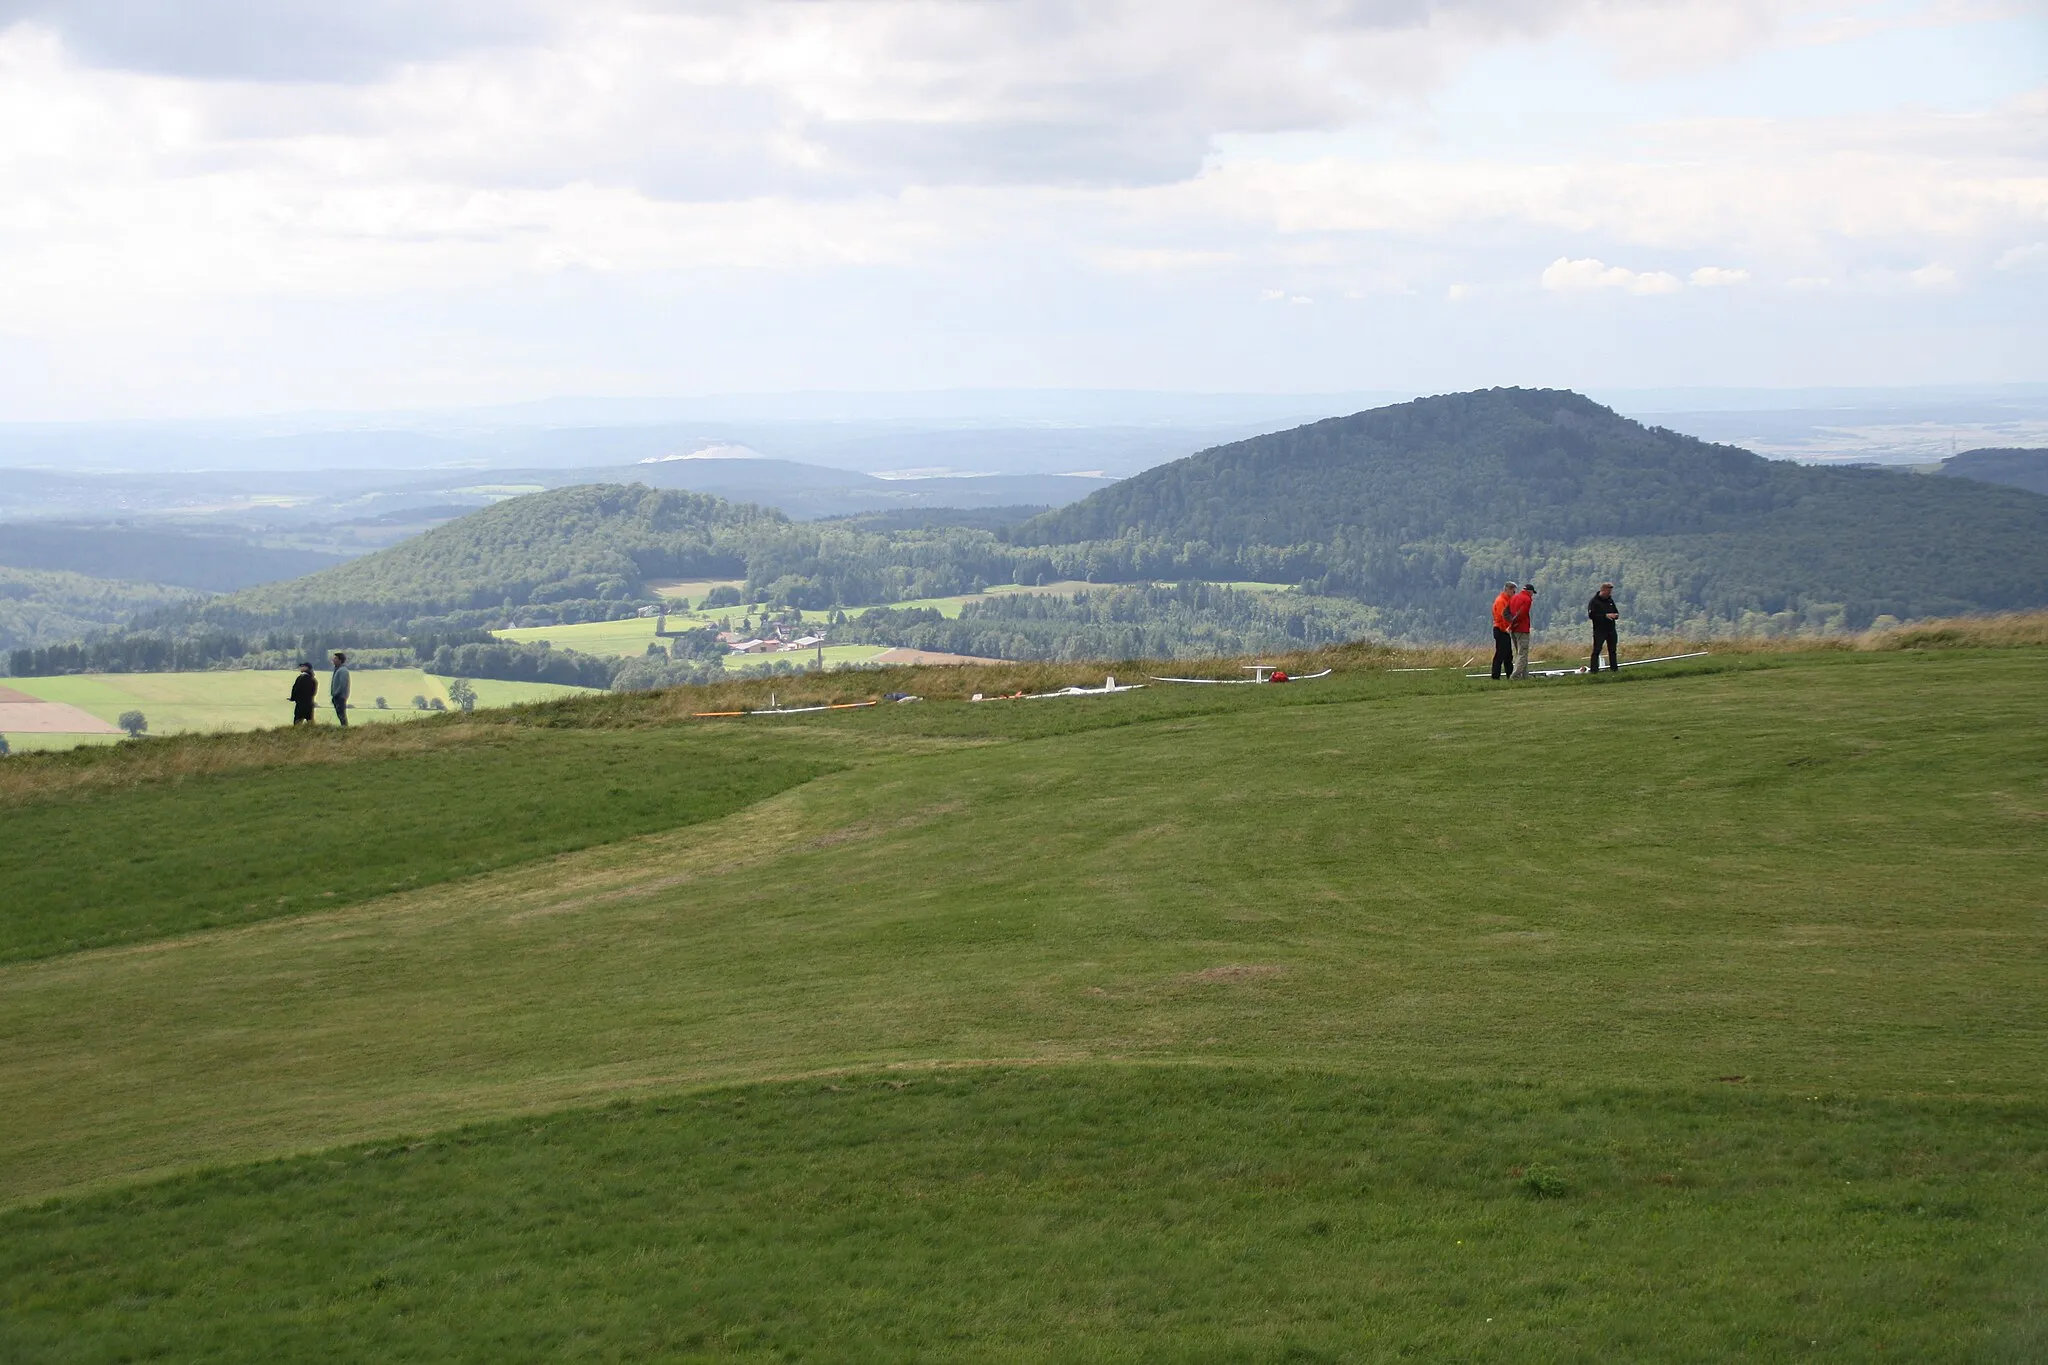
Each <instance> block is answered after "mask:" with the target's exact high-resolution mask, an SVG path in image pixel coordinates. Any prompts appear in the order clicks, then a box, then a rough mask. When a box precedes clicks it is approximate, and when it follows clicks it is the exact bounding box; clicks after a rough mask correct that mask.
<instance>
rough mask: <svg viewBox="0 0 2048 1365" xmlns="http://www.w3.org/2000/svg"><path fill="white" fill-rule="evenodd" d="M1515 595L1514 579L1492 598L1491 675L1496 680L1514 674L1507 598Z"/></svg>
mask: <svg viewBox="0 0 2048 1365" xmlns="http://www.w3.org/2000/svg"><path fill="white" fill-rule="evenodd" d="M1514 595H1515V580H1514V579H1512V578H1510V579H1509V580H1508V585H1507V586H1506V587H1505V588H1502V589H1501V590H1500V591H1499V592H1498V593H1496V594H1495V595H1494V599H1493V676H1494V679H1495V680H1496V681H1498V680H1499V679H1501V678H1511V677H1513V676H1514V674H1515V637H1514V636H1512V635H1510V634H1508V599H1509V598H1511V597H1513V596H1514Z"/></svg>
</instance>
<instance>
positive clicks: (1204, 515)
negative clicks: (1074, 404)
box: [1014, 389, 2048, 635]
mask: <svg viewBox="0 0 2048 1365" xmlns="http://www.w3.org/2000/svg"><path fill="white" fill-rule="evenodd" d="M1014 540H1015V541H1016V542H1017V543H1019V544H1024V545H1066V546H1069V547H1071V546H1075V545H1082V544H1094V545H1100V546H1104V547H1116V549H1117V551H1118V553H1119V554H1123V555H1133V554H1135V555H1136V556H1138V557H1140V558H1144V557H1150V558H1172V559H1175V560H1178V561H1180V562H1183V563H1186V564H1188V565H1189V566H1190V567H1191V568H1199V569H1201V570H1206V571H1207V572H1208V573H1210V574H1212V575H1214V576H1229V575H1231V574H1232V573H1235V574H1237V575H1240V576H1244V577H1274V578H1279V579H1281V580H1283V581H1300V582H1306V583H1309V584H1310V585H1311V586H1313V587H1315V588H1316V589H1318V590H1319V591H1322V592H1327V593H1337V594H1342V595H1346V596H1353V597H1357V598H1361V599H1363V600H1364V601H1367V602H1370V603H1372V604H1374V605H1375V606H1379V607H1383V608H1385V609H1386V610H1387V611H1388V612H1389V613H1390V619H1391V620H1392V621H1393V622H1394V623H1395V624H1397V625H1398V627H1400V628H1401V629H1403V630H1404V631H1405V632H1408V633H1414V634H1420V635H1430V634H1438V633H1441V632H1443V631H1444V630H1446V629H1455V628H1456V627H1458V626H1465V627H1467V628H1468V629H1469V626H1470V623H1471V622H1472V621H1475V620H1477V621H1483V620H1484V619H1485V609H1486V602H1487V600H1488V599H1489V598H1490V597H1491V595H1492V593H1493V591H1494V590H1495V589H1496V588H1497V587H1498V586H1499V583H1500V582H1501V581H1502V580H1503V579H1505V578H1514V579H1517V580H1533V581H1535V582H1537V583H1538V584H1540V585H1542V586H1544V587H1545V588H1546V589H1548V590H1549V591H1550V594H1551V598H1550V601H1549V603H1548V612H1547V613H1546V611H1545V610H1544V607H1545V604H1544V602H1543V601H1542V600H1541V595H1540V594H1539V613H1538V626H1539V628H1540V627H1541V626H1542V625H1543V624H1544V621H1545V619H1546V614H1547V615H1548V616H1549V617H1550V619H1558V618H1557V617H1556V613H1558V612H1559V611H1560V610H1562V611H1563V612H1564V613H1565V615H1567V616H1569V615H1570V614H1572V613H1575V612H1577V611H1578V610H1579V608H1580V605H1581V603H1583V601H1584V597H1585V595H1586V592H1587V591H1588V590H1590V588H1591V587H1592V586H1593V585H1594V584H1596V583H1598V582H1599V581H1600V580H1601V579H1602V578H1612V579H1614V580H1615V581H1616V582H1617V583H1618V584H1620V585H1621V590H1622V597H1623V606H1624V611H1625V613H1626V614H1628V615H1630V616H1631V617H1632V618H1634V619H1636V620H1637V621H1638V622H1639V623H1647V622H1654V623H1656V624H1659V625H1665V626H1672V627H1680V628H1687V627H1700V626H1706V627H1710V628H1711V627H1714V626H1725V625H1737V626H1740V625H1744V624H1749V623H1751V622H1752V621H1753V618H1756V617H1778V618H1781V622H1780V623H1781V624H1798V625H1807V626H1813V627H1829V626H1834V627H1841V626H1848V627H1860V626H1863V625H1867V624H1869V622H1870V621H1871V620H1873V619H1874V618H1876V617H1878V616H1880V615H1885V614H1890V615H1894V616H1898V617H1902V618H1904V617H1918V616H1932V615H1942V614H1953V613H1960V612H1969V611H1983V610H1995V609H2005V608H2017V607H2027V606H2035V605H2039V604H2041V603H2043V602H2048V498H2042V497H2040V496H2038V495H2035V494H2032V493H2027V492H2022V491H2019V490H2016V489H2010V488H1999V487H1991V486H1987V485H1985V484H1982V483H1977V482H1974V481H1970V480H1964V479H1954V480H1950V479H1928V478H1916V477H1905V476H1902V475H1899V474H1897V473H1892V472H1887V471H1881V470H1860V469H1827V468H1815V467H1810V466H1802V465H1795V464H1789V463H1786V462H1783V461H1775V460H1766V459H1764V458H1762V457H1760V456H1757V455H1753V454H1751V453H1749V452H1748V451H1744V450H1738V449H1736V448H1734V447H1732V446H1721V445H1711V444H1709V443H1707V442H1704V441H1700V440H1697V439H1695V438H1693V437H1690V436H1684V435H1681V434H1679V433H1677V432H1673V431H1667V430H1664V429H1661V428H1654V427H1646V426H1644V425H1643V424H1641V423H1639V422H1634V421H1631V420H1629V419H1628V418H1625V417H1622V416H1621V415H1619V414H1618V413H1615V412H1614V411H1612V410H1611V409H1608V408H1605V407H1602V406H1601V405H1600V404H1598V403H1595V402H1593V401H1592V400H1591V399H1588V398H1585V397H1583V396H1581V395H1579V394H1576V393H1570V392H1566V391H1560V390H1550V389H1490V390H1484V391H1480V392H1476V393H1464V394H1451V395H1445V396H1441V397H1435V398H1424V399H1418V400H1416V401H1415V402H1412V403H1402V404H1398V405H1395V406H1392V407H1386V408H1377V409H1374V410H1372V411H1370V412H1361V413H1357V414H1355V415H1353V416H1350V417H1341V418H1333V419H1330V420H1328V421H1324V422H1317V423H1314V424H1311V425H1309V426H1304V427H1298V428H1295V429H1294V430H1291V431H1284V432H1277V433H1274V434H1272V435H1267V436H1259V437H1255V438H1253V439H1251V440H1247V441H1240V442H1237V443H1235V444H1233V445H1227V446H1219V447H1217V448H1215V449H1213V450H1208V451H1204V452H1203V453H1201V454H1198V455H1194V456H1191V457H1189V458H1188V459H1185V460H1179V461H1176V462H1174V463H1173V464H1168V465H1162V466H1160V467H1158V468H1156V469H1152V470H1148V471H1146V472H1145V473H1143V474H1140V475H1137V476H1136V477H1134V478H1130V479H1126V480H1124V481H1123V482H1122V483H1119V484H1116V485H1114V486H1113V487H1110V488H1107V489H1104V490H1102V491H1100V492H1097V493H1095V494H1093V495H1091V496H1090V497H1088V498H1086V499H1084V500H1083V501H1081V502H1078V503H1075V504H1073V505H1072V506H1069V507H1064V508H1060V509H1058V510H1055V511H1052V512H1048V513H1045V514H1044V515H1042V516H1039V517H1036V518H1034V519H1033V520H1031V521H1029V522H1027V523H1025V524H1024V525H1023V526H1022V527H1020V528H1018V531H1017V532H1016V534H1015V536H1014ZM1785 617H1793V618H1797V619H1795V620H1793V621H1789V622H1788V621H1783V620H1782V618H1785Z"/></svg>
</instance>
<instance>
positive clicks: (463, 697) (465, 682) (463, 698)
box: [448, 678, 476, 711]
mask: <svg viewBox="0 0 2048 1365" xmlns="http://www.w3.org/2000/svg"><path fill="white" fill-rule="evenodd" d="M448 700H450V701H452V702H454V703H455V704H456V705H457V706H459V707H461V708H462V709H463V710H465V711H474V710H476V686H475V684H473V683H471V682H470V680H469V679H467V678H456V679H455V680H453V681H452V682H450V683H449V684H448Z"/></svg>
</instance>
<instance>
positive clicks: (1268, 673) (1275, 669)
mask: <svg viewBox="0 0 2048 1365" xmlns="http://www.w3.org/2000/svg"><path fill="white" fill-rule="evenodd" d="M1238 667H1239V668H1242V669H1243V670H1244V671H1245V672H1247V673H1249V674H1251V675H1252V676H1250V677H1249V678H1154V679H1153V680H1152V681H1153V682H1167V683H1203V684H1206V685H1208V686H1211V687H1247V686H1250V685H1252V684H1255V683H1268V682H1314V681H1315V680H1316V679H1317V678H1327V677H1329V676H1330V671H1331V670H1329V669H1327V668H1326V669H1324V670H1323V671H1322V672H1320V673H1287V672H1283V671H1282V670H1281V668H1280V667H1279V665H1277V664H1239V665H1238ZM1276 675H1277V676H1276Z"/></svg>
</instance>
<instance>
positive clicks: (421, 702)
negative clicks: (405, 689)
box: [412, 697, 427, 711]
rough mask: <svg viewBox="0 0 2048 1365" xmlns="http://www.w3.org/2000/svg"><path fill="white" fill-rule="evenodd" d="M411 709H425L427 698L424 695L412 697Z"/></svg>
mask: <svg viewBox="0 0 2048 1365" xmlns="http://www.w3.org/2000/svg"><path fill="white" fill-rule="evenodd" d="M412 709H413V710H415V711H424V710H426V709H427V699H426V698H425V697H414V698H413V699H412Z"/></svg>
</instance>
